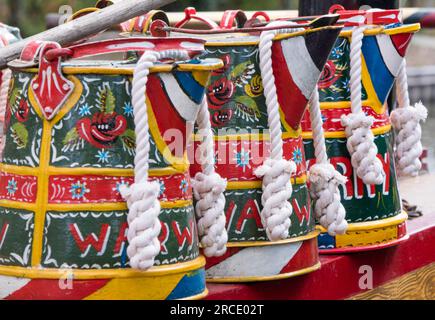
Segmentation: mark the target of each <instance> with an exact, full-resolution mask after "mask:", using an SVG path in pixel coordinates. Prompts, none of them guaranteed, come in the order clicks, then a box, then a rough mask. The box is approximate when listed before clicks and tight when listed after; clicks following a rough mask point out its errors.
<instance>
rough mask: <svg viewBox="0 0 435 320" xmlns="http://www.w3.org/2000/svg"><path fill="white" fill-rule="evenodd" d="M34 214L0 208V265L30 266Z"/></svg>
mask: <svg viewBox="0 0 435 320" xmlns="http://www.w3.org/2000/svg"><path fill="white" fill-rule="evenodd" d="M33 217H34V213H33V212H31V211H27V210H18V209H9V208H4V207H0V264H2V265H6V266H21V267H28V266H30V258H31V254H32V235H33V227H34V221H33Z"/></svg>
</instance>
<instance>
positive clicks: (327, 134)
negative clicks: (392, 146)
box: [302, 124, 391, 139]
mask: <svg viewBox="0 0 435 320" xmlns="http://www.w3.org/2000/svg"><path fill="white" fill-rule="evenodd" d="M390 131H391V125H390V124H388V125H386V126H382V127H378V128H374V129H372V132H373V134H374V135H375V136H377V135H381V134H385V133H387V132H390ZM324 136H325V138H330V139H334V138H336V139H339V138H346V133H345V131H333V132H331V131H329V132H328V131H326V132H325V134H324ZM302 138H303V139H313V133H312V132H311V131H304V132H302Z"/></svg>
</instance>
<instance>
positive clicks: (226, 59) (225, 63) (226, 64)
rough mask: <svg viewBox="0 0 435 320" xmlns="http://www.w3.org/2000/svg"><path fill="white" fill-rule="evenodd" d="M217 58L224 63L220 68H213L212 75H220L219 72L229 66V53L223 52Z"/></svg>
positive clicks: (223, 71) (222, 71) (221, 72)
mask: <svg viewBox="0 0 435 320" xmlns="http://www.w3.org/2000/svg"><path fill="white" fill-rule="evenodd" d="M219 58H220V59H221V60H222V62H223V63H224V66H223V67H222V68H219V69H217V70H214V71H213V72H212V75H214V76H216V75H221V74H223V73H225V72H226V71H227V70H228V68H229V67H230V66H231V56H230V55H229V54H225V55H223V56H220V57H219Z"/></svg>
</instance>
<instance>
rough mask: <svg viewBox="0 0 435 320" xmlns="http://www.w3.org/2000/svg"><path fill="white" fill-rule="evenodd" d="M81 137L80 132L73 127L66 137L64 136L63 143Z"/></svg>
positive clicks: (68, 142)
mask: <svg viewBox="0 0 435 320" xmlns="http://www.w3.org/2000/svg"><path fill="white" fill-rule="evenodd" d="M79 138H80V137H79V134H78V133H77V130H76V128H72V129H71V130H70V131H68V132H67V134H66V135H65V138H63V140H62V143H63V144H64V145H66V144H70V143H72V142H73V141H76V140H77V139H79Z"/></svg>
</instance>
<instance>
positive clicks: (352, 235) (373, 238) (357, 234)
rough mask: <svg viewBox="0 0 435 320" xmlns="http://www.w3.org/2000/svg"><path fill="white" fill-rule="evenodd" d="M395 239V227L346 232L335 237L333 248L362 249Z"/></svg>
mask: <svg viewBox="0 0 435 320" xmlns="http://www.w3.org/2000/svg"><path fill="white" fill-rule="evenodd" d="M396 239H397V225H394V226H390V227H383V228H379V229H376V230H367V231H347V232H346V234H343V235H336V236H335V247H336V248H344V247H362V246H369V245H374V244H380V243H386V242H389V241H393V240H396Z"/></svg>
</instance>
